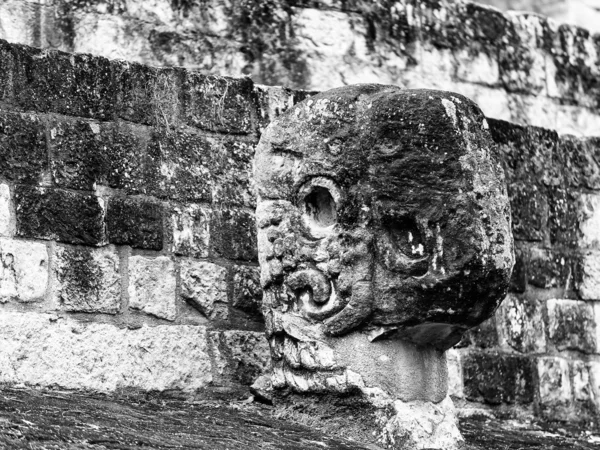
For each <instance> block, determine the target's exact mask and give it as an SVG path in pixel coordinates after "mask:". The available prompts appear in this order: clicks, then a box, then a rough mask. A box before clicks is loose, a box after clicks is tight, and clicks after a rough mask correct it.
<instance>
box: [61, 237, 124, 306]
mask: <svg viewBox="0 0 600 450" xmlns="http://www.w3.org/2000/svg"><path fill="white" fill-rule="evenodd" d="M53 272H54V277H55V284H54V285H53V290H54V298H55V302H56V304H57V305H58V306H59V307H60V308H64V309H65V310H66V311H73V312H86V313H108V314H116V313H117V312H119V310H120V308H121V273H120V262H119V255H118V254H117V252H116V251H115V249H114V248H112V247H105V248H101V249H90V248H86V247H63V246H57V247H56V248H55V250H54V254H53Z"/></svg>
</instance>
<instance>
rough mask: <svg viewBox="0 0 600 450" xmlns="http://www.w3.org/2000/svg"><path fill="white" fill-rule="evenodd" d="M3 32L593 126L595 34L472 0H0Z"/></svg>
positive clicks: (221, 71) (89, 49)
mask: <svg viewBox="0 0 600 450" xmlns="http://www.w3.org/2000/svg"><path fill="white" fill-rule="evenodd" d="M545 3H548V2H545ZM0 38H4V39H7V40H9V41H11V42H20V43H23V44H28V45H33V46H37V47H42V48H57V49H62V50H68V51H75V52H86V53H92V54H96V55H101V56H105V57H109V58H122V59H126V60H128V61H137V62H141V63H145V64H151V65H159V66H185V67H189V68H194V69H198V70H200V71H202V72H203V73H206V74H217V75H229V76H234V77H241V76H244V75H248V76H250V77H251V78H252V79H253V80H254V81H255V82H257V83H262V84H267V85H283V86H287V87H290V88H300V89H307V90H325V89H328V88H331V87H335V86H340V85H345V84H352V83H364V82H377V83H384V84H395V85H399V86H405V87H408V88H420V87H424V88H440V89H444V90H449V91H453V92H458V93H461V94H463V95H465V96H467V97H469V98H471V99H473V100H474V101H475V102H476V103H477V104H479V105H480V106H481V107H482V109H483V110H484V112H485V113H486V115H487V116H489V117H492V118H496V119H502V120H508V121H511V122H514V123H521V124H529V125H536V126H542V127H546V128H550V129H555V130H557V131H559V132H561V133H571V134H578V135H590V134H597V133H598V132H597V130H599V129H600V115H599V114H598V109H597V107H598V101H599V96H600V85H599V82H598V80H599V77H600V67H599V66H600V39H599V37H598V36H597V35H596V36H594V35H592V34H590V32H588V31H586V30H584V29H581V28H577V27H575V26H571V25H560V24H559V23H557V22H554V21H553V20H548V19H545V18H543V17H541V16H536V15H533V14H512V13H511V14H502V13H500V12H499V11H498V10H496V9H493V8H490V7H486V6H480V5H477V4H472V3H464V2H455V1H449V0H439V1H438V0H436V1H432V0H402V1H381V2H371V1H365V0H351V1H347V0H286V1H274V0H266V1H265V0H260V1H259V0H202V1H200V0H150V1H146V0H144V1H142V0H127V1H126V0H102V1H87V0H44V1H38V0H35V1H33V0H4V1H3V2H2V3H0Z"/></svg>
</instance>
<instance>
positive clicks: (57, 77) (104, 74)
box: [10, 44, 116, 120]
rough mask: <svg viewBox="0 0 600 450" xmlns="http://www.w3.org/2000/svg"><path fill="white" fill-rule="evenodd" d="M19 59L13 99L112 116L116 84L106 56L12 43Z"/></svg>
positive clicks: (29, 105)
mask: <svg viewBox="0 0 600 450" xmlns="http://www.w3.org/2000/svg"><path fill="white" fill-rule="evenodd" d="M10 51H11V52H12V54H13V58H14V60H15V66H14V67H15V70H14V71H13V80H14V81H13V89H14V98H13V102H14V103H16V104H17V105H18V106H19V107H20V108H22V109H24V110H29V111H38V112H55V113H59V114H64V115H69V116H77V117H86V118H94V119H100V120H108V119H111V118H112V117H113V116H114V103H115V93H116V86H115V84H114V79H113V76H112V67H111V62H110V61H109V60H108V59H106V58H102V57H97V56H91V55H85V54H77V53H75V54H71V53H65V52H57V51H48V50H41V49H37V48H32V47H25V46H21V45H14V44H13V45H11V46H10Z"/></svg>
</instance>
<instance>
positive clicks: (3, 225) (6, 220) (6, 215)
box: [0, 183, 13, 236]
mask: <svg viewBox="0 0 600 450" xmlns="http://www.w3.org/2000/svg"><path fill="white" fill-rule="evenodd" d="M11 216H12V214H11V208H10V188H9V187H8V184H3V183H0V236H9V235H11V234H12V231H13V230H12V228H13V227H12V217H11Z"/></svg>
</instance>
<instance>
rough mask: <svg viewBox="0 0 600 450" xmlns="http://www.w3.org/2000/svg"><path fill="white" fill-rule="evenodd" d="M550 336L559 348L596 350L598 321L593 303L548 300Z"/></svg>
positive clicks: (582, 350)
mask: <svg viewBox="0 0 600 450" xmlns="http://www.w3.org/2000/svg"><path fill="white" fill-rule="evenodd" d="M546 306H547V309H548V337H549V339H550V341H551V342H552V343H553V344H554V345H555V346H556V348H557V349H558V350H577V351H580V352H583V353H594V352H595V351H596V346H597V343H596V323H595V317H594V308H593V305H592V304H591V303H588V302H582V301H579V300H554V299H553V300H548V301H547V302H546Z"/></svg>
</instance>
